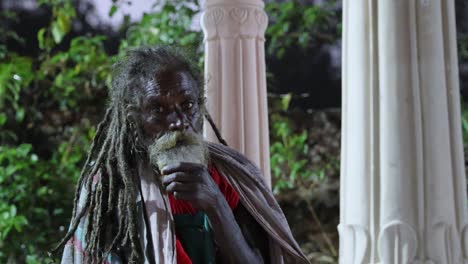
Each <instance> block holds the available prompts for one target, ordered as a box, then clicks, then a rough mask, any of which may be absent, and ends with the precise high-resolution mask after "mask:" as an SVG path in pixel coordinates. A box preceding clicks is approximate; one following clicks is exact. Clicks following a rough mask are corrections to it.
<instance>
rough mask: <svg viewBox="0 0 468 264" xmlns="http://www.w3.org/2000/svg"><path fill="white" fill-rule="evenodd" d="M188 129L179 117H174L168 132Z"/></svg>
mask: <svg viewBox="0 0 468 264" xmlns="http://www.w3.org/2000/svg"><path fill="white" fill-rule="evenodd" d="M187 128H188V124H187V122H185V121H184V120H183V119H182V118H181V117H176V118H174V119H173V120H171V122H170V123H169V130H171V131H177V130H181V131H183V130H185V129H187Z"/></svg>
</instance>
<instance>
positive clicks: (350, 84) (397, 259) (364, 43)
mask: <svg viewBox="0 0 468 264" xmlns="http://www.w3.org/2000/svg"><path fill="white" fill-rule="evenodd" d="M343 11H344V16H343V25H344V30H343V107H342V109H343V139H342V153H341V154H342V167H341V177H342V178H341V184H342V185H341V190H340V191H341V212H340V225H339V227H338V230H339V233H340V262H341V263H346V264H348V263H385V264H387V263H421V264H422V263H424V264H430V263H447V264H451V263H456V264H458V263H465V261H466V260H467V257H468V256H467V253H468V251H467V243H466V242H467V238H468V237H467V233H466V224H467V210H466V209H467V206H466V201H467V196H466V179H465V169H464V157H463V141H462V135H461V127H460V120H461V118H460V98H459V84H458V63H457V51H456V38H455V33H456V32H455V14H454V2H453V1H451V0H448V1H442V0H393V1H386V0H357V1H355V0H353V1H350V0H345V1H344V6H343Z"/></svg>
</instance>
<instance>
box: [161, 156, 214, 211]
mask: <svg viewBox="0 0 468 264" xmlns="http://www.w3.org/2000/svg"><path fill="white" fill-rule="evenodd" d="M161 173H162V175H163V179H162V183H163V185H164V186H165V187H166V191H167V192H171V193H173V195H174V198H176V199H180V200H185V201H188V202H190V203H191V204H192V205H193V206H194V207H196V208H198V209H201V210H203V211H205V212H210V211H213V210H215V208H216V207H217V203H218V202H219V200H220V199H221V198H223V195H222V194H221V191H220V190H219V188H218V186H217V185H216V183H215V182H214V181H213V178H211V176H210V174H209V173H208V170H207V169H206V167H205V166H203V165H201V164H196V163H187V162H183V163H179V164H175V165H168V166H166V167H164V168H163V169H162V170H161Z"/></svg>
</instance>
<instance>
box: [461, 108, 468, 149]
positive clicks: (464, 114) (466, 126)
mask: <svg viewBox="0 0 468 264" xmlns="http://www.w3.org/2000/svg"><path fill="white" fill-rule="evenodd" d="M461 119H462V120H461V122H462V134H463V145H464V146H465V147H468V106H467V105H466V104H464V103H462V104H461Z"/></svg>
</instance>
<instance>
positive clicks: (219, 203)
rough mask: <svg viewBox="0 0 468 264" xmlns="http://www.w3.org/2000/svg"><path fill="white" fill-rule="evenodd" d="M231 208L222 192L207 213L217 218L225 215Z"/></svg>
mask: <svg viewBox="0 0 468 264" xmlns="http://www.w3.org/2000/svg"><path fill="white" fill-rule="evenodd" d="M230 209H231V208H230V207H229V205H228V203H227V201H226V199H225V198H224V196H223V195H222V194H221V192H219V193H218V195H216V196H215V201H214V203H213V204H212V206H210V207H209V208H208V209H207V210H206V212H205V213H206V214H207V215H208V218H210V219H212V218H213V217H215V218H220V217H222V216H223V215H225V214H226V210H230Z"/></svg>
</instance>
